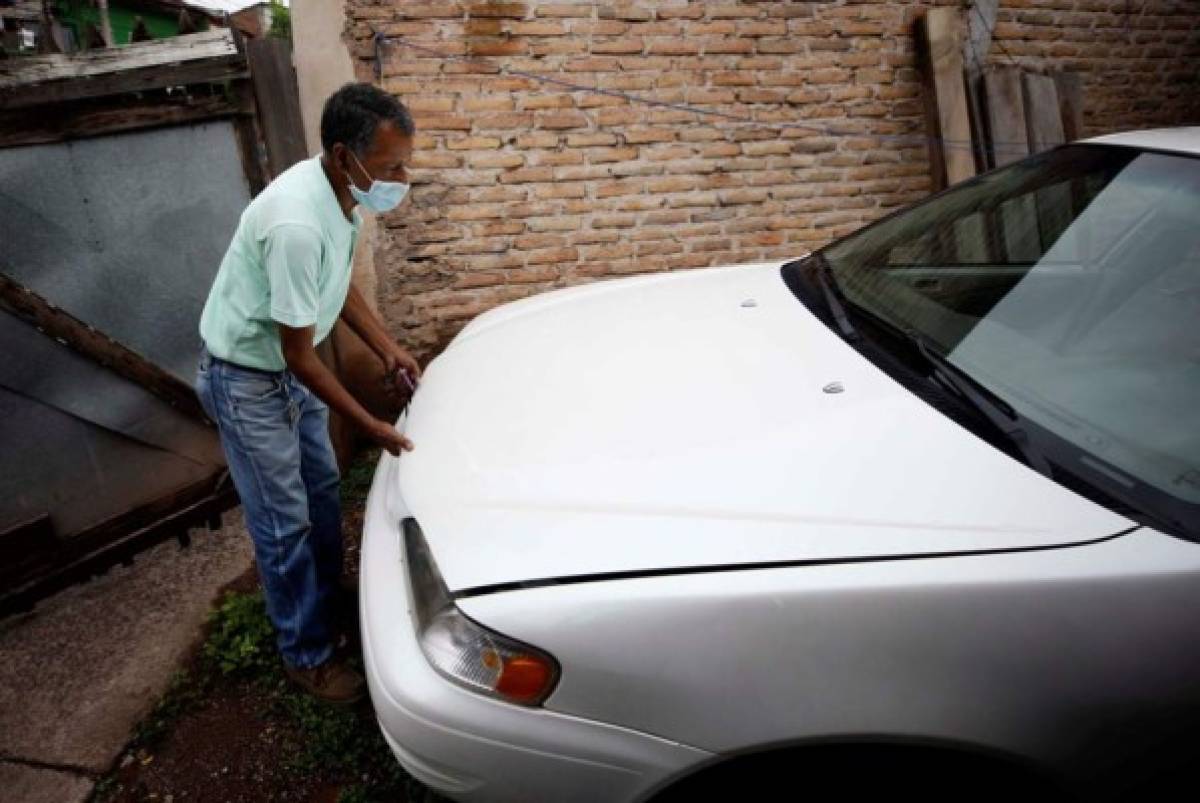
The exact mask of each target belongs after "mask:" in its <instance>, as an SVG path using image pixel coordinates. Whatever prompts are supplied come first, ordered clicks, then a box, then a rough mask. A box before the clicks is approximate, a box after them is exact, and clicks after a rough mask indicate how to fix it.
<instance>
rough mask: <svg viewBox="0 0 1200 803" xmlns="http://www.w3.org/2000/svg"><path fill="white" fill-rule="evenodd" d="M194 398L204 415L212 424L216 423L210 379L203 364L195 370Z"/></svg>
mask: <svg viewBox="0 0 1200 803" xmlns="http://www.w3.org/2000/svg"><path fill="white" fill-rule="evenodd" d="M194 389H195V391H196V397H197V398H199V399H200V407H201V408H203V410H204V414H205V415H206V416H208V419H209V420H210V421H212V422H213V423H216V421H217V411H216V410H214V409H213V405H212V377H211V376H209V373H208V366H207V365H204V364H203V363H201V364H200V367H199V368H198V369H197V370H196V384H195V385H194Z"/></svg>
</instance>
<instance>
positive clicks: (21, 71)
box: [0, 28, 248, 109]
mask: <svg viewBox="0 0 1200 803" xmlns="http://www.w3.org/2000/svg"><path fill="white" fill-rule="evenodd" d="M247 75H248V71H247V67H246V59H245V55H244V54H243V53H242V52H241V51H240V49H239V48H238V47H237V44H236V43H235V42H234V39H233V34H232V33H231V32H230V31H229V30H228V29H225V28H218V29H214V30H211V31H205V32H204V33H197V34H189V35H186V36H175V37H171V38H170V39H155V40H152V41H149V42H138V43H136V44H132V45H126V46H123V47H114V48H104V49H101V50H91V51H84V52H82V53H70V54H61V53H54V54H50V55H45V56H28V57H23V58H20V59H4V60H0V109H19V108H27V107H29V106H38V105H43V104H49V103H62V102H65V101H73V100H80V99H82V98H95V97H102V96H104V95H115V94H124V93H128V92H145V91H147V90H151V89H161V88H163V87H168V86H186V85H188V84H199V83H222V82H224V81H228V80H232V79H236V78H244V77H246V76H247Z"/></svg>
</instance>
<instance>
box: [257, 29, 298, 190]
mask: <svg viewBox="0 0 1200 803" xmlns="http://www.w3.org/2000/svg"><path fill="white" fill-rule="evenodd" d="M246 58H247V60H248V61H249V63H250V78H251V81H252V83H253V86H254V97H255V100H256V102H257V104H258V122H259V126H260V128H261V129H262V132H263V135H264V138H265V140H266V144H267V161H268V163H269V165H270V168H271V175H273V176H277V175H279V174H280V173H282V172H283V171H284V170H287V169H288V168H289V167H291V166H292V165H294V164H295V163H296V162H299V161H300V160H302V159H304V158H306V157H307V156H308V148H307V147H306V146H305V143H304V120H303V119H302V118H301V116H300V90H299V88H298V86H297V84H296V70H295V69H294V68H293V67H292V48H291V45H290V44H289V43H288V42H287V41H285V40H283V39H279V38H276V37H268V38H266V39H247V40H246Z"/></svg>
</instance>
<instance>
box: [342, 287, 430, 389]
mask: <svg viewBox="0 0 1200 803" xmlns="http://www.w3.org/2000/svg"><path fill="white" fill-rule="evenodd" d="M341 317H342V320H343V321H345V322H346V323H347V325H349V327H350V328H351V329H353V330H354V331H355V332H356V333H357V334H358V336H359V337H361V338H362V339H363V342H365V343H366V344H367V345H368V346H370V348H371V350H372V351H374V352H375V353H376V354H378V355H379V359H380V360H382V361H383V364H384V368H385V369H386V371H387V374H388V375H389V376H390V375H392V374H394V373H395V372H396V370H397V369H398V368H403V369H404V370H405V371H407V372H408V375H409V376H410V377H412V379H413V380H414V381H415V380H417V379H418V378H419V377H420V376H421V367H420V365H418V364H417V361H416V360H415V359H414V358H413V356H412V355H411V354H409V353H408V351H406V350H405V349H403V348H401V347H400V346H399V345H398V344H397V343H396V341H395V340H393V339H392V336H391V335H390V334H388V331H387V327H386V326H385V325H384V323H383V321H382V320H381V319H380V317H379V315H378V314H376V312H375V310H373V309H371V306H370V305H369V304H367V300H366V299H365V298H363V295H362V293H360V292H359V290H358V288H357V287H355V286H354V285H353V284H351V285H350V292H349V293H347V294H346V303H345V304H344V305H343V306H342V316H341Z"/></svg>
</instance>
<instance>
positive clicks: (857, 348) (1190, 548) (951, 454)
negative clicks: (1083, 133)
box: [361, 129, 1200, 803]
mask: <svg viewBox="0 0 1200 803" xmlns="http://www.w3.org/2000/svg"><path fill="white" fill-rule="evenodd" d="M399 425H400V426H401V427H403V428H404V429H405V431H406V432H407V434H408V435H409V437H411V439H412V440H413V441H414V443H415V444H416V450H415V451H413V452H412V453H408V454H404V455H403V456H402V457H400V458H398V459H396V458H392V457H390V456H387V455H386V454H385V455H384V457H383V458H382V460H381V461H380V464H379V467H378V469H377V473H376V476H375V481H374V485H373V487H372V491H371V495H370V499H369V502H368V509H367V517H366V522H365V525H364V527H365V533H364V544H363V549H362V577H361V617H362V635H363V645H364V658H365V662H366V668H367V674H368V679H369V683H370V689H371V698H372V700H373V704H374V706H375V709H376V712H377V714H378V718H379V722H380V725H381V727H382V729H383V733H384V734H385V736H386V737H387V739H388V741H389V742H390V744H391V746H392V748H393V749H394V751H395V753H396V756H397V757H398V759H399V761H400V763H401V764H403V766H404V767H405V768H406V769H407V770H408V771H409V772H411V773H412V774H413V775H414V776H416V777H417V778H419V779H420V780H421V781H423V782H425V783H426V784H428V785H429V786H430V787H433V788H434V789H436V790H438V791H439V792H441V793H443V794H445V795H447V796H449V797H451V798H456V799H459V800H477V801H521V802H522V803H530V802H531V801H614V802H615V801H642V800H651V799H653V800H667V799H678V800H706V799H716V796H717V795H721V796H723V797H724V799H731V800H738V799H768V798H769V799H778V798H779V797H785V796H786V797H792V796H799V795H805V796H808V795H810V794H811V793H812V792H813V791H814V790H817V789H820V788H823V786H822V785H824V784H827V783H831V782H832V783H837V784H839V786H838V787H837V790H838V796H839V797H842V798H843V799H856V798H859V797H866V796H867V795H871V796H872V797H875V796H878V794H880V793H886V794H890V795H901V794H905V793H916V794H918V795H920V796H921V797H922V798H923V799H938V798H949V799H959V800H979V799H983V798H986V797H988V796H989V795H990V796H994V797H996V798H1000V799H1007V800H1017V799H1019V800H1030V799H1037V798H1040V797H1049V798H1052V799H1055V800H1063V799H1071V798H1079V799H1085V800H1093V799H1113V798H1122V797H1129V796H1137V797H1139V798H1142V799H1148V798H1146V797H1144V796H1145V795H1151V794H1154V791H1153V790H1154V789H1156V788H1157V789H1163V788H1169V784H1170V783H1171V782H1172V779H1173V778H1174V777H1175V776H1181V777H1185V778H1187V779H1188V781H1189V785H1191V783H1190V782H1191V781H1192V780H1193V779H1194V773H1193V772H1191V770H1193V769H1194V768H1195V767H1196V766H1197V764H1196V758H1197V756H1198V755H1200V738H1198V737H1200V545H1198V544H1197V543H1196V541H1197V540H1198V539H1200V129H1174V130H1170V131H1152V132H1142V133H1138V134H1126V135H1118V136H1110V137H1104V138H1100V139H1097V140H1092V141H1088V142H1084V143H1079V144H1074V145H1068V146H1065V147H1062V148H1058V149H1056V150H1053V151H1049V152H1046V153H1042V154H1039V155H1036V156H1033V157H1031V158H1029V159H1027V160H1025V161H1023V162H1020V163H1017V164H1014V165H1011V166H1009V167H1006V168H1003V169H1000V170H997V171H993V172H991V173H988V174H986V175H983V176H980V177H978V178H976V179H973V180H971V181H969V182H966V183H964V184H961V185H959V186H956V187H953V188H951V189H950V190H948V191H946V192H944V193H941V194H939V195H937V196H935V197H933V198H931V199H929V200H927V201H925V202H923V203H921V204H919V205H917V206H915V207H912V208H910V209H907V210H904V211H901V212H899V213H897V214H894V215H892V216H890V217H888V218H885V219H884V220H882V221H880V222H877V223H875V224H873V225H871V226H868V227H867V228H865V229H863V230H861V231H859V232H857V233H855V234H852V235H850V236H848V237H846V238H844V239H842V240H840V241H838V242H835V243H834V244H832V245H830V246H828V247H826V248H824V249H822V250H821V251H819V252H818V253H815V254H813V255H810V256H807V257H805V258H802V259H799V260H796V261H794V262H789V263H787V264H783V265H780V264H760V265H746V266H734V267H728V268H721V269H712V270H697V271H688V272H683V273H672V274H659V275H650V276H642V277H638V278H632V279H626V280H620V281H611V282H602V283H596V284H591V285H587V286H583V287H576V288H572V289H567V290H562V291H557V292H552V293H548V294H545V295H541V296H537V297H534V298H531V299H527V300H524V301H520V302H517V303H514V304H510V305H507V306H504V307H501V308H498V309H495V310H493V311H491V312H488V313H486V314H484V315H482V316H480V317H479V318H477V319H476V320H474V321H473V322H472V323H471V324H470V325H469V326H467V328H466V329H465V330H463V331H462V333H461V334H460V335H459V336H458V337H457V338H456V339H455V340H454V341H453V343H452V344H451V345H450V346H449V347H448V348H447V349H446V351H445V352H444V353H443V354H441V356H439V357H438V358H437V359H436V360H435V361H434V362H433V363H432V364H431V365H430V367H429V369H428V371H427V373H426V375H425V378H424V381H423V382H422V383H421V386H420V388H419V390H418V392H417V394H416V397H415V399H414V400H413V403H412V405H411V408H410V410H409V412H408V414H407V415H406V417H405V418H403V419H402V420H401V422H400V424H399ZM1185 771H1187V775H1186V776H1184V775H1183V773H1184V772H1185Z"/></svg>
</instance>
